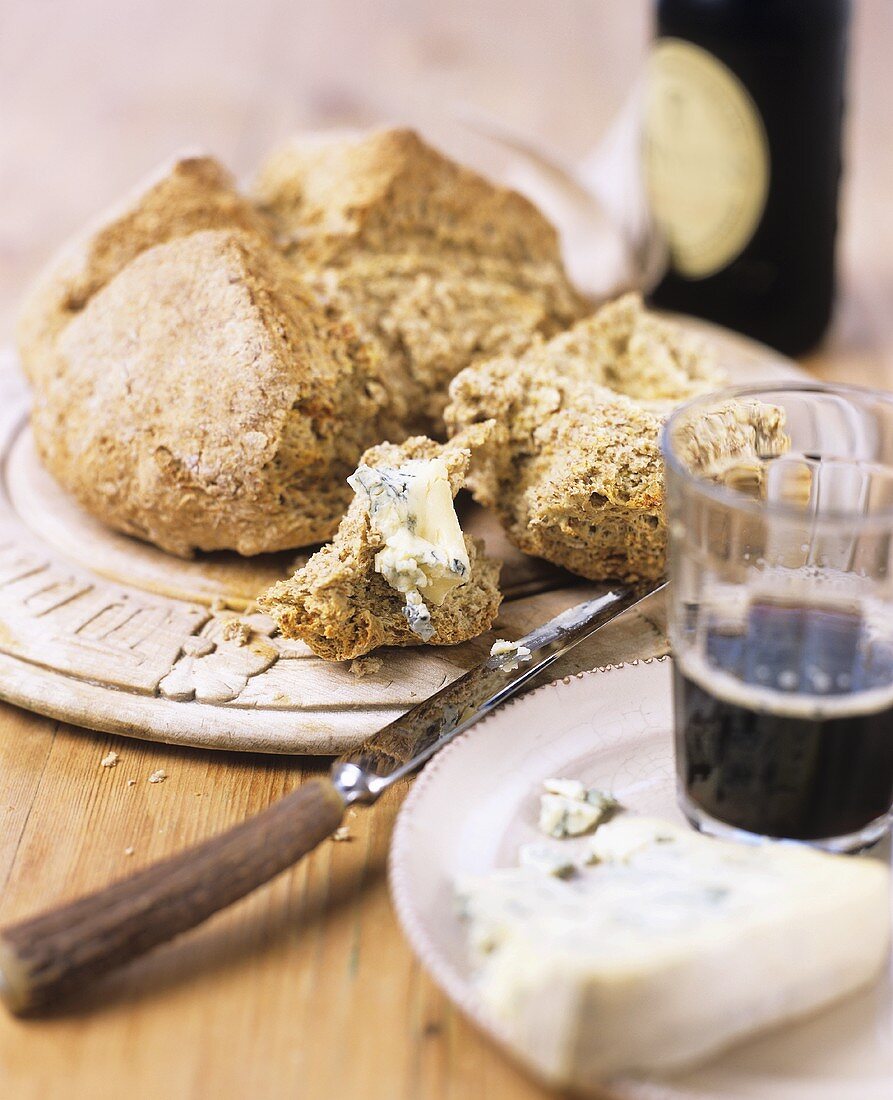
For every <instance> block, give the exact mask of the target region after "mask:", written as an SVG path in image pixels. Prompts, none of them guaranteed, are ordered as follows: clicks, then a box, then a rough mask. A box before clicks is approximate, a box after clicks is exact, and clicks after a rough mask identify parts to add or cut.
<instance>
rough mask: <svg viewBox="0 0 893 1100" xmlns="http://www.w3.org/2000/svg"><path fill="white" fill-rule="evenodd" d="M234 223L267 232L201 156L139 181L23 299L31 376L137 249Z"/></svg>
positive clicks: (23, 352)
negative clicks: (67, 328)
mask: <svg viewBox="0 0 893 1100" xmlns="http://www.w3.org/2000/svg"><path fill="white" fill-rule="evenodd" d="M226 228H228V229H241V230H243V231H245V232H249V233H255V234H257V235H258V236H260V237H262V238H265V239H267V240H269V239H270V231H269V226H268V223H267V220H266V219H265V217H264V216H263V215H262V214H261V213H260V212H259V211H258V210H257V209H256V208H255V207H254V206H253V205H252V204H251V203H250V202H249V201H248V199H246V198H244V197H243V196H241V195H240V194H239V193H238V191H237V190H236V188H235V183H234V181H233V178H232V176H231V175H230V174H229V172H228V171H227V170H226V169H225V168H224V167H223V166H222V165H221V164H219V163H218V162H217V161H216V160H214V159H213V158H212V157H208V156H184V157H180V158H178V159H177V160H175V161H174V162H173V163H172V164H168V165H165V166H164V167H162V168H161V169H159V170H158V171H156V172H155V173H154V174H153V175H152V176H151V177H150V178H149V179H147V180H145V181H143V182H142V183H141V184H140V185H139V186H138V187H137V188H136V189H135V190H134V191H132V192H131V193H130V194H129V195H127V196H126V197H125V198H124V199H123V200H122V201H120V202H119V203H117V204H116V205H115V206H114V207H112V208H111V209H110V210H108V211H107V212H105V213H104V214H102V215H101V216H100V217H99V218H98V219H97V220H96V221H95V222H94V223H92V224H91V225H89V226H88V227H87V228H86V230H85V231H84V232H83V233H81V234H79V235H78V236H77V237H76V238H75V239H74V240H72V241H70V242H69V243H68V244H67V245H65V246H64V248H63V249H62V250H61V251H60V252H59V253H58V254H57V255H56V256H55V257H54V258H53V260H52V261H51V262H50V263H49V265H48V266H47V268H46V269H45V270H44V271H43V273H42V274H41V276H40V277H39V279H38V280H37V282H36V283H35V284H34V286H33V288H32V289H31V291H30V292H29V294H28V295H27V296H26V298H25V300H24V302H23V303H22V308H21V312H20V315H19V324H18V332H17V337H18V346H19V354H20V358H21V361H22V366H23V367H24V369H25V372H26V373H27V374H28V376H29V377H30V378H31V379H32V381H35V380H37V379H38V378H39V376H40V375H41V373H42V370H43V368H44V367H45V366H47V365H48V363H49V361H50V359H51V357H52V351H53V346H54V344H55V341H56V338H57V337H58V336H59V334H60V333H61V332H62V330H63V329H64V328H65V326H66V325H67V324H68V322H69V321H70V320H72V318H74V317H76V316H77V314H78V313H79V312H80V311H81V310H82V309H84V307H85V306H86V305H87V303H88V302H89V301H90V299H91V298H92V297H93V295H94V294H96V293H97V292H98V291H100V290H101V289H102V288H103V287H104V286H105V285H106V284H107V283H108V282H110V280H111V279H113V278H114V276H115V275H117V274H118V272H119V271H121V270H122V269H123V268H124V267H126V265H127V264H128V263H129V262H130V261H131V260H133V259H134V258H135V257H136V256H138V255H140V253H142V252H145V251H146V249H148V248H151V247H153V246H154V245H157V244H162V243H164V242H165V241H169V240H172V239H173V238H175V237H182V236H185V235H186V234H188V233H194V232H196V231H198V230H202V229H226Z"/></svg>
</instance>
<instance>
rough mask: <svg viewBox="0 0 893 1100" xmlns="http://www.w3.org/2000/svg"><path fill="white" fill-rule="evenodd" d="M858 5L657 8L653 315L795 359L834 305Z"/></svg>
mask: <svg viewBox="0 0 893 1100" xmlns="http://www.w3.org/2000/svg"><path fill="white" fill-rule="evenodd" d="M849 12H850V4H849V2H848V0H659V2H658V3H657V5H656V23H657V26H656V31H657V38H656V41H655V44H654V52H653V56H652V63H651V72H650V75H649V88H650V94H649V104H648V109H647V111H646V123H645V148H644V157H645V171H646V182H647V184H648V190H649V194H650V197H651V200H652V209H653V212H654V215H655V220H656V221H657V223H658V225H659V226H660V227H661V228H662V229H663V230H664V232H665V234H666V236H667V238H668V240H669V245H670V253H671V255H670V269H669V271H668V272H667V274H666V277H665V278H664V280H663V281H662V282H661V283H660V285H659V286H658V287H657V289H656V290H655V292H654V294H653V301H654V303H655V304H656V305H659V306H662V307H664V308H667V309H673V310H679V311H681V312H684V313H692V314H696V315H698V316H701V317H706V318H708V319H709V320H712V321H717V322H719V323H720V324H723V325H727V326H729V327H730V328H733V329H736V330H738V331H739V332H743V333H746V334H747V335H749V336H753V337H756V338H757V339H760V340H763V341H765V342H766V343H768V344H771V345H772V346H774V347H776V348H778V349H779V350H781V351H784V352H786V353H788V354H791V355H796V354H799V353H800V352H803V351H806V350H808V349H809V348H810V347H812V346H813V345H814V344H815V343H816V342H817V341H818V340H819V338H820V337H821V335H822V333H823V332H824V330H825V328H826V326H827V323H828V320H829V317H830V313H831V305H832V299H833V294H834V242H835V236H836V231H837V198H838V187H839V179H840V172H841V129H842V117H843V102H844V68H845V57H846V40H847V29H848V21H849Z"/></svg>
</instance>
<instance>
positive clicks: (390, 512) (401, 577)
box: [348, 457, 469, 641]
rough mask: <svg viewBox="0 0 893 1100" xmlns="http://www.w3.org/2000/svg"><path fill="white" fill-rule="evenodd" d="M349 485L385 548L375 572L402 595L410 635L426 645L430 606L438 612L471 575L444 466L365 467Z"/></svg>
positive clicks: (417, 462) (437, 462) (438, 462)
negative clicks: (365, 506) (363, 501)
mask: <svg viewBox="0 0 893 1100" xmlns="http://www.w3.org/2000/svg"><path fill="white" fill-rule="evenodd" d="M348 482H349V484H350V485H351V487H352V488H353V489H354V491H355V492H357V493H358V494H365V496H366V498H367V500H368V505H369V523H370V525H371V527H372V529H373V531H375V532H376V534H377V535H378V536H379V538H380V540H381V543H382V546H381V549H380V550H379V551H378V553H377V554H376V555H375V571H376V572H377V573H380V574H381V575H382V576H383V577H384V579H385V580H386V581H387V582H388V584H389V585H390V586H391V587H392V588H394V589H396V590H397V591H398V592H400V593H402V594H403V596H404V597H405V600H406V605H405V607H404V611H403V613H404V615H405V616H406V621H407V623H408V624H409V627H410V629H411V630H412V631H413V633H415V634H417V635H418V636H419V637H420V638H421V639H422V640H423V641H427V640H428V639H429V638H431V637H432V635H433V634H434V628H433V626H432V625H431V612H430V610H429V609H428V604H429V603H430V604H434V605H435V606H436V607H439V606H440V605H441V604H442V603H443V601H444V600H445V599H446V597H447V595H448V594H449V593H450V592H452V591H453V589H454V588H458V587H459V586H460V585H462V584H465V582H466V581H467V579H468V572H469V560H468V551H467V549H466V547H465V539H464V538H463V535H462V528H461V527H460V526H459V517H458V516H457V515H456V509H455V507H454V506H453V493H452V490H451V488H450V480H449V472H448V470H447V466H446V463H445V462H444V460H443V459H442V458H439V457H438V458H430V459H411V460H410V461H408V462H406V463H404V464H403V465H402V466H399V467H383V468H382V467H379V468H373V467H371V466H365V465H363V466H360V467H359V468H358V469H357V471H356V473H355V474H353V475H352V476H351V477H350V478H348Z"/></svg>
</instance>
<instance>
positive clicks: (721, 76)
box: [644, 38, 769, 279]
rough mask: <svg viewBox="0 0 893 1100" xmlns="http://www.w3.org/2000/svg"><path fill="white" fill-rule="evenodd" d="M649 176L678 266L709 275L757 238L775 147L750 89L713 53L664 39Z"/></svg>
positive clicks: (658, 58)
mask: <svg viewBox="0 0 893 1100" xmlns="http://www.w3.org/2000/svg"><path fill="white" fill-rule="evenodd" d="M644 166H645V180H646V186H647V189H648V195H649V200H650V203H651V210H652V214H653V216H654V218H655V221H656V222H657V225H658V226H659V228H660V229H661V230H662V231H663V233H664V234H665V236H666V238H667V243H668V245H669V249H670V257H671V261H672V264H673V267H674V268H675V269H676V270H677V271H678V272H679V273H680V274H682V275H684V276H686V277H687V278H690V279H703V278H705V277H706V276H707V275H712V274H713V273H714V272H716V271H720V270H721V269H722V268H724V267H726V266H727V265H728V264H729V263H730V262H731V261H732V260H733V259H734V258H735V257H736V256H737V255H739V253H740V252H741V251H742V249H744V248H745V246H746V245H747V243H748V241H749V240H750V239H751V237H752V236H753V234H754V232H755V230H756V228H757V226H758V225H759V222H760V218H761V217H762V216H763V209H764V207H765V205H766V195H767V193H768V190H769V144H768V142H767V140H766V131H765V128H764V126H763V120H762V118H761V117H760V113H759V111H758V110H757V107H756V104H755V103H754V101H753V100H752V99H751V97H750V95H749V93H748V91H747V89H746V88H745V87H744V85H743V84H742V83H741V81H740V80H739V79H738V78H737V77H736V76H735V74H734V73H733V72H732V71H731V70H730V69H728V68H727V67H726V66H725V65H724V64H723V63H722V62H721V61H718V60H717V59H716V58H715V57H714V56H713V54H711V53H708V52H707V51H706V50H704V49H701V47H700V46H695V45H694V44H693V43H691V42H686V41H684V40H683V39H681V38H662V39H660V40H659V41H658V43H657V45H656V46H655V49H654V51H653V53H652V55H651V59H650V62H649V67H648V79H647V84H646V96H645V125H644Z"/></svg>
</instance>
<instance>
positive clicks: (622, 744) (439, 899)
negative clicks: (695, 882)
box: [390, 658, 893, 1100]
mask: <svg viewBox="0 0 893 1100" xmlns="http://www.w3.org/2000/svg"><path fill="white" fill-rule="evenodd" d="M671 667H672V666H671V662H670V660H669V659H668V658H663V659H661V660H655V661H651V662H643V663H640V664H634V665H627V666H624V667H620V668H616V669H609V670H601V671H597V672H594V673H583V674H581V675H580V676H578V677H576V678H574V679H571V680H565V681H562V682H559V683H557V684H550V685H548V686H547V687H543V688H540V689H539V690H538V691H536V692H533V693H532V694H531V695H529V696H527V697H526V698H524V699H522V700H519V701H517V702H515V703H513V704H509V705H508V706H506V707H505V708H503V709H502V710H500V711H499V712H497V713H496V714H495V715H494V716H493V717H491V718H489V719H488V720H487V721H486V722H483V723H482V724H480V725H479V726H476V727H475V728H474V729H473V730H471V731H470V732H469V733H467V734H465V735H464V736H462V737H460V738H459V739H457V740H456V742H455V743H454V744H453V745H451V746H449V747H448V748H447V749H445V750H444V751H443V752H442V753H440V754H439V755H438V756H437V757H436V758H435V759H434V760H433V761H432V763H431V764H430V765H429V766H428V767H427V768H426V769H425V771H424V772H423V773H422V775H421V777H420V778H419V779H418V780H417V781H416V783H415V786H414V788H413V790H412V793H411V794H410V796H409V797H408V799H407V800H406V803H405V805H404V807H403V809H402V811H401V814H400V817H399V820H398V822H397V827H396V830H395V833H394V840H393V845H392V850H391V868H390V874H391V892H392V896H393V899H394V903H395V906H396V909H397V914H398V917H399V919H400V922H401V924H402V925H403V928H404V930H405V931H406V934H407V936H408V937H409V940H410V943H411V944H412V946H413V949H414V950H415V952H416V953H417V954H418V956H419V958H420V959H421V961H422V963H423V965H424V966H425V968H426V969H427V970H428V971H429V973H430V974H431V975H432V977H433V978H434V980H435V981H436V982H437V983H438V985H440V986H441V988H442V989H443V990H444V991H445V992H446V993H447V994H448V995H449V996H450V997H451V998H452V999H453V1000H454V1001H455V1002H456V1003H457V1004H458V1005H459V1007H460V1008H461V1009H462V1010H463V1011H464V1012H465V1013H466V1014H467V1015H469V1016H470V1017H471V1018H472V1019H473V1020H474V1021H475V1022H476V1023H477V1024H478V1025H479V1026H480V1027H482V1028H483V1029H484V1030H485V1031H487V1032H489V1033H490V1034H491V1035H492V1036H493V1037H494V1038H495V1039H496V1040H497V1041H498V1042H503V1038H502V1036H501V1035H500V1033H499V1028H498V1026H496V1025H495V1023H494V1022H493V1021H492V1020H490V1019H488V1017H487V1014H486V1012H485V1011H484V1010H483V1008H482V1006H481V1005H480V1004H479V1002H478V1000H477V998H476V996H475V992H474V988H473V986H472V984H471V981H470V974H469V968H468V964H467V959H466V953H465V947H464V940H463V929H462V926H461V924H460V922H459V920H458V919H457V917H456V916H455V908H454V904H453V895H452V886H451V884H452V882H453V881H454V880H455V879H456V878H457V877H458V876H460V875H466V874H476V873H481V872H486V871H488V870H490V869H491V868H493V867H496V866H500V865H512V864H514V863H515V861H516V857H517V851H518V846H519V844H522V843H524V842H526V841H528V840H533V839H535V838H536V837H537V836H538V833H537V830H536V824H535V823H536V813H537V809H538V795H539V791H540V789H541V783H542V780H543V779H545V778H547V777H548V776H551V775H562V776H573V777H577V778H580V779H583V780H584V781H585V782H587V783H589V784H591V785H593V786H597V787H604V788H608V789H610V790H612V791H614V792H616V793H617V794H618V796H619V797H620V799H621V801H622V802H623V804H624V805H625V806H626V807H627V808H628V809H629V810H630V811H632V812H638V813H647V814H654V815H657V816H660V817H665V818H669V819H672V820H677V821H678V820H681V814H680V813H679V811H678V810H677V808H676V804H675V798H674V773H673V750H672V711H671V691H670V686H671V685H670V679H671ZM567 843H569V844H572V843H574V842H573V841H568V842H567ZM891 1010H893V997H891V988H890V981H889V978H888V979H885V980H884V981H882V982H881V983H879V985H878V986H877V987H875V988H874V989H872V990H870V991H868V992H866V993H863V994H860V995H858V996H856V997H853V998H850V999H849V1000H848V1001H846V1002H843V1003H841V1004H840V1005H837V1006H835V1007H834V1008H832V1009H829V1010H828V1011H826V1012H824V1013H821V1014H820V1015H818V1016H816V1017H814V1018H813V1019H811V1020H809V1021H806V1022H803V1023H800V1024H796V1025H791V1026H789V1027H786V1028H783V1029H780V1030H777V1031H774V1032H772V1033H771V1034H769V1035H766V1036H765V1037H763V1038H759V1039H755V1040H751V1041H750V1042H748V1043H745V1044H742V1045H739V1046H737V1047H735V1048H734V1049H732V1050H729V1051H727V1052H726V1053H724V1054H722V1055H721V1056H719V1057H718V1058H716V1059H714V1061H712V1062H711V1063H710V1064H708V1065H705V1066H704V1067H703V1068H701V1069H699V1070H696V1071H694V1072H690V1073H687V1074H685V1075H682V1076H676V1077H673V1078H671V1079H667V1080H665V1081H661V1082H650V1081H649V1082H634V1081H629V1082H623V1083H621V1084H618V1085H616V1086H615V1087H614V1088H613V1091H612V1093H611V1095H613V1096H616V1097H623V1098H624V1100H627V1098H628V1100H708V1098H709V1100H733V1098H734V1100H891V1098H893V1011H891Z"/></svg>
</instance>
